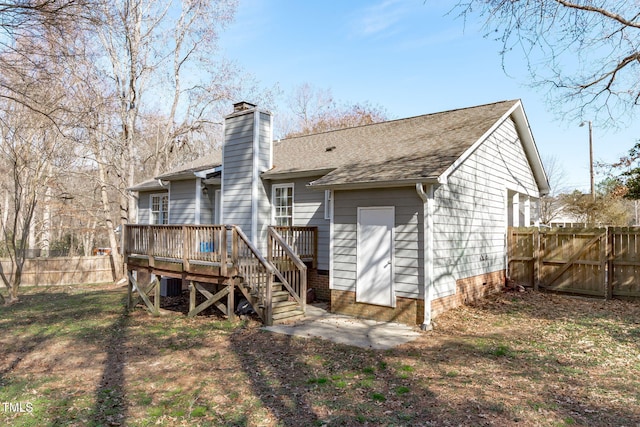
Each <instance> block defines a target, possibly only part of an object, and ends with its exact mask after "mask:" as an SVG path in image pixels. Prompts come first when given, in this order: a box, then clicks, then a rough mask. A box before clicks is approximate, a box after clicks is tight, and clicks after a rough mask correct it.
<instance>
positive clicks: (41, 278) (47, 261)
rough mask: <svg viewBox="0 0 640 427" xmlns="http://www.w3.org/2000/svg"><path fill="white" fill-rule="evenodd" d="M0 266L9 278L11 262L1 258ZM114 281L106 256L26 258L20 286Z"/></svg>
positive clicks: (109, 260) (110, 264)
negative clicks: (0, 265)
mask: <svg viewBox="0 0 640 427" xmlns="http://www.w3.org/2000/svg"><path fill="white" fill-rule="evenodd" d="M0 263H1V264H2V268H3V271H4V272H5V273H6V274H8V275H9V276H11V277H12V276H13V270H12V267H11V261H10V260H8V259H2V260H0ZM113 280H114V278H113V269H112V263H111V257H109V256H89V257H65V258H34V259H27V260H25V263H24V267H23V272H22V285H23V286H50V285H71V284H78V283H108V282H112V281H113Z"/></svg>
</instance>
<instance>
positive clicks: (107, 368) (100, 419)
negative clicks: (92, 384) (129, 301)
mask: <svg viewBox="0 0 640 427" xmlns="http://www.w3.org/2000/svg"><path fill="white" fill-rule="evenodd" d="M128 324H129V317H128V313H127V310H126V307H125V309H124V311H123V312H122V314H121V315H120V316H119V317H118V318H117V319H116V321H115V322H113V324H112V325H111V327H110V330H109V331H107V334H108V335H107V337H106V339H105V342H104V349H105V352H106V358H105V361H104V363H103V366H104V368H103V371H102V378H101V379H100V384H99V385H98V387H97V389H96V392H95V404H94V406H93V411H92V415H91V422H92V423H93V424H94V425H96V426H100V425H124V424H126V417H127V396H126V389H125V372H124V368H125V363H126V353H125V351H124V350H125V346H126V343H127V332H126V329H127V326H128Z"/></svg>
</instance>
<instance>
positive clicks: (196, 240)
mask: <svg viewBox="0 0 640 427" xmlns="http://www.w3.org/2000/svg"><path fill="white" fill-rule="evenodd" d="M221 249H225V250H221ZM124 253H125V255H144V256H149V257H154V258H175V259H188V260H195V261H209V262H221V261H222V256H223V253H226V229H225V227H224V226H223V225H137V224H130V225H127V226H126V231H125V241H124Z"/></svg>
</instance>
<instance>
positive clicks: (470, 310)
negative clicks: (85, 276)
mask: <svg viewBox="0 0 640 427" xmlns="http://www.w3.org/2000/svg"><path fill="white" fill-rule="evenodd" d="M124 299H125V291H124V290H123V289H114V288H111V287H105V286H75V287H55V288H47V289H44V288H33V289H25V290H24V294H23V296H22V301H21V302H20V303H19V304H17V305H14V306H11V307H2V308H0V330H1V331H2V334H1V335H0V348H1V349H2V352H1V353H0V425H9V426H151V425H153V426H156V425H160V426H295V427H299V426H325V425H326V426H458V425H465V426H467V425H469V426H485V425H487V426H488V425H496V426H510V425H518V426H568V425H585V426H613V425H615V426H637V425H640V375H639V373H640V304H638V303H637V302H625V301H602V300H588V299H582V298H571V297H565V296H559V295H551V294H542V293H533V292H525V293H505V294H501V295H498V296H497V297H495V298H492V299H490V300H487V301H484V302H482V303H481V304H477V305H474V306H470V307H464V308H461V309H457V310H453V311H450V312H448V313H446V314H445V315H442V316H440V317H439V318H438V319H436V327H435V329H434V330H433V331H431V332H428V333H424V334H423V336H422V337H420V338H419V339H418V340H416V341H414V342H412V343H409V344H406V345H404V346H401V347H398V348H395V349H393V350H386V351H375V350H364V349H360V348H354V347H349V346H345V345H338V344H333V343H331V342H326V341H322V340H319V339H303V338H294V337H289V336H282V335H276V334H272V333H269V332H264V331H262V330H261V329H260V328H259V326H260V325H259V324H258V323H257V322H255V321H252V320H248V321H244V322H238V323H230V322H227V321H225V320H224V319H222V318H220V317H217V316H215V315H210V316H201V317H198V318H196V319H188V318H186V317H184V316H182V315H170V316H162V317H153V316H150V315H148V314H147V313H146V312H145V311H143V310H142V309H137V310H135V311H134V312H132V313H130V314H128V315H127V314H126V313H125V312H124V310H123V306H124ZM21 410H22V412H21Z"/></svg>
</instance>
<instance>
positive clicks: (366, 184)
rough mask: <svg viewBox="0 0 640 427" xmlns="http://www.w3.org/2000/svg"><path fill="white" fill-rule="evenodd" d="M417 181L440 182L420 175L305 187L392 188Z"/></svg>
mask: <svg viewBox="0 0 640 427" xmlns="http://www.w3.org/2000/svg"><path fill="white" fill-rule="evenodd" d="M417 183H419V184H438V183H440V181H439V179H438V177H421V178H407V179H397V180H389V181H360V182H342V183H333V184H332V183H327V184H314V183H313V182H311V183H309V184H308V185H307V188H310V189H316V190H365V189H371V188H394V187H413V186H415V185H416V184H417Z"/></svg>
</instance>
